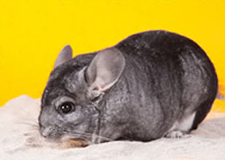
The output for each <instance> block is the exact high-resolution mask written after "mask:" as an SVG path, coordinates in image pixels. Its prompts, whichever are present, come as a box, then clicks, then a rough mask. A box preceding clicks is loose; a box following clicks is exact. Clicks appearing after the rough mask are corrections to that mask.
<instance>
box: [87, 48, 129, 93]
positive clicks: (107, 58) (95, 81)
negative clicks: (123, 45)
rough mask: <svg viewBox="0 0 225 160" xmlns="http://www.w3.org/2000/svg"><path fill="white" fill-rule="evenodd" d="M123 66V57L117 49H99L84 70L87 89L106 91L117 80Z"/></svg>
mask: <svg viewBox="0 0 225 160" xmlns="http://www.w3.org/2000/svg"><path fill="white" fill-rule="evenodd" d="M124 67H125V58H124V56H123V55H122V53H121V52H120V51H119V50H117V49H115V48H109V49H106V50H103V51H100V52H99V53H98V54H97V55H96V56H95V57H94V58H93V60H92V61H91V63H90V65H89V66H88V67H87V69H86V72H85V77H86V80H87V83H88V85H89V90H90V91H91V92H92V91H94V92H97V93H101V92H104V91H106V90H107V89H109V88H110V87H112V86H113V85H114V84H115V83H116V82H117V81H118V79H119V77H120V75H121V74H122V72H123V70H124Z"/></svg>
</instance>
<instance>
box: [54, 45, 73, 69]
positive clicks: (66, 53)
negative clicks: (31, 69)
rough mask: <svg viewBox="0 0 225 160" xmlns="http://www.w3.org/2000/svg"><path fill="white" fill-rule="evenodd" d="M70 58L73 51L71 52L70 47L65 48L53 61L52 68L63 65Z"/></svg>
mask: <svg viewBox="0 0 225 160" xmlns="http://www.w3.org/2000/svg"><path fill="white" fill-rule="evenodd" d="M72 56H73V51H72V48H71V47H70V45H67V46H65V47H64V48H63V49H62V50H61V52H60V53H59V55H58V57H57V59H56V61H55V65H54V68H56V67H58V66H59V65H60V64H63V63H65V62H67V61H69V60H71V59H72Z"/></svg>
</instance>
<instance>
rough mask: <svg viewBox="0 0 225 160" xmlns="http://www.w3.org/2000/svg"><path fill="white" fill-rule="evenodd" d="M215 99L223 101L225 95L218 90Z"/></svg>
mask: <svg viewBox="0 0 225 160" xmlns="http://www.w3.org/2000/svg"><path fill="white" fill-rule="evenodd" d="M216 99H219V100H223V101H225V96H224V95H223V94H222V93H220V92H219V93H218V94H217V96H216Z"/></svg>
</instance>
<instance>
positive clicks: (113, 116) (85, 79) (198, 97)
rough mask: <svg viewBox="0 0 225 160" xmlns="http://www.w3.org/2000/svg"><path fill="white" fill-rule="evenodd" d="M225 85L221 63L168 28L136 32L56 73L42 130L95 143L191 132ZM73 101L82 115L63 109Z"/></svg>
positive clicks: (45, 101) (44, 101)
mask: <svg viewBox="0 0 225 160" xmlns="http://www.w3.org/2000/svg"><path fill="white" fill-rule="evenodd" d="M217 83H218V82H217V75H216V72H215V69H214V67H213V64H212V63H211V61H210V60H209V58H208V57H207V55H206V54H205V52H204V51H203V50H202V49H201V48H200V47H199V46H198V45H197V44H196V43H195V42H193V41H192V40H190V39H188V38H186V37H183V36H180V35H178V34H175V33H171V32H167V31H148V32H143V33H139V34H135V35H132V36H130V37H128V38H127V39H125V40H123V41H122V42H120V43H118V44H117V45H115V46H114V47H111V48H108V49H106V50H102V51H99V52H95V53H90V54H83V55H80V56H77V57H75V58H74V59H72V60H70V61H68V62H65V63H63V64H61V65H60V66H58V67H57V68H55V69H54V70H53V72H52V73H51V75H50V78H49V81H48V83H47V86H46V88H45V91H44V93H43V96H42V106H41V113H40V116H39V124H40V132H41V134H42V135H43V136H45V137H48V138H51V139H55V140H58V139H60V138H62V137H64V136H66V137H70V138H72V139H83V140H86V141H88V142H89V143H100V142H104V141H110V140H118V139H129V140H138V141H150V140H153V139H157V138H160V137H162V136H164V135H168V134H167V133H168V132H172V133H188V132H189V131H190V130H192V129H196V128H197V126H198V124H199V123H200V122H201V121H202V120H203V119H204V118H205V117H206V115H207V113H208V112H209V110H210V108H211V105H212V103H213V101H214V99H215V97H216V94H217V88H218V86H217V85H218V84H217ZM66 97H69V98H66ZM68 99H69V101H72V102H71V103H74V105H75V110H74V111H72V112H71V113H68V114H62V113H60V112H59V111H58V110H57V107H58V106H59V105H60V104H62V103H63V101H68ZM192 115H194V119H193V116H192ZM186 117H191V118H187V120H186ZM186 121H187V122H186ZM192 121H193V122H192ZM186 124H187V125H188V126H184V125H186ZM173 126H178V127H173ZM179 126H180V127H179ZM173 128H174V130H171V129H173ZM172 135H173V137H174V134H172ZM175 135H178V136H180V135H181V134H175Z"/></svg>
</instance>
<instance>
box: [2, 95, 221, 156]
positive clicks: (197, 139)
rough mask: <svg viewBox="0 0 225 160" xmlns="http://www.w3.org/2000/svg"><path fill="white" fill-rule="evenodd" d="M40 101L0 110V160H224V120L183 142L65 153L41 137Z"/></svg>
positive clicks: (127, 144) (20, 99)
mask: <svg viewBox="0 0 225 160" xmlns="http://www.w3.org/2000/svg"><path fill="white" fill-rule="evenodd" d="M39 106H40V100H34V99H32V98H30V97H28V96H21V97H18V98H16V99H13V100H11V101H10V102H8V103H7V104H6V105H5V106H4V107H3V108H0V160H20V159H22V160H33V159H37V160H81V159H82V160H107V159H115V160H121V159H124V160H133V159H134V160H136V159H138V160H139V159H140V160H225V117H224V118H215V119H213V120H208V121H206V122H204V123H203V124H202V125H201V126H200V127H199V129H198V130H196V131H194V132H192V133H191V135H189V136H187V137H186V138H182V139H166V138H162V139H159V140H156V141H152V142H148V143H142V142H124V141H120V142H109V143H103V144H98V145H92V146H89V147H86V148H73V149H62V147H59V146H58V145H57V144H51V143H48V142H46V141H45V140H44V138H42V137H41V136H40V135H39V133H38V125H37V117H38V114H39Z"/></svg>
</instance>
